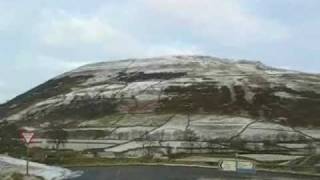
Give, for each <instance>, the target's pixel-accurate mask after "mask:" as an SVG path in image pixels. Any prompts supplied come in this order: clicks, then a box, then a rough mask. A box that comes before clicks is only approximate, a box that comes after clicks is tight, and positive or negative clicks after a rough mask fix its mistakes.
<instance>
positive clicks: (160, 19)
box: [0, 0, 320, 102]
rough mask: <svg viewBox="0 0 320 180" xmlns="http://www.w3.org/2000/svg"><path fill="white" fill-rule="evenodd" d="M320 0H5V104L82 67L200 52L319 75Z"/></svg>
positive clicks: (1, 51)
mask: <svg viewBox="0 0 320 180" xmlns="http://www.w3.org/2000/svg"><path fill="white" fill-rule="evenodd" d="M319 7H320V1H319V0H0V55H1V57H0V58H1V59H0V67H1V71H0V102H5V101H6V100H8V99H10V98H12V97H14V96H16V95H18V94H20V93H22V92H25V91H26V90H28V89H30V88H32V87H34V86H35V85H38V84H40V83H42V82H44V81H45V80H48V79H50V78H52V77H54V76H56V75H58V74H60V73H62V72H65V71H68V70H71V69H73V68H76V67H77V66H80V65H83V64H86V63H91V62H97V61H108V60H111V59H119V58H120V59H122V58H131V57H150V56H159V55H161V56H162V55H170V54H203V55H212V56H217V57H225V58H234V59H249V60H259V61H262V62H264V63H265V64H267V65H272V66H276V67H283V68H289V69H296V70H301V71H307V72H316V73H320V60H319V58H320V45H319V43H320V20H319V18H320V11H319Z"/></svg>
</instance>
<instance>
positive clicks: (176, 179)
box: [72, 166, 319, 180]
mask: <svg viewBox="0 0 320 180" xmlns="http://www.w3.org/2000/svg"><path fill="white" fill-rule="evenodd" d="M75 170H82V171H84V173H83V175H82V176H81V177H78V178H75V179H72V180H92V179H95V180H238V179H251V180H302V179H308V180H318V179H319V177H310V176H300V175H290V174H281V173H267V172H258V173H257V174H256V175H245V174H236V173H228V172H222V171H219V170H215V169H207V168H195V167H167V166H113V167H90V168H78V169H75Z"/></svg>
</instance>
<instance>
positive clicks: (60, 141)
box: [48, 126, 68, 150]
mask: <svg viewBox="0 0 320 180" xmlns="http://www.w3.org/2000/svg"><path fill="white" fill-rule="evenodd" d="M48 138H49V139H50V140H52V141H53V143H54V144H55V149H56V150H59V148H60V145H64V144H65V143H66V142H67V140H68V132H67V131H65V130H64V129H63V128H61V127H58V126H52V127H50V130H49V131H48Z"/></svg>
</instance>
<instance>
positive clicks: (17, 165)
mask: <svg viewBox="0 0 320 180" xmlns="http://www.w3.org/2000/svg"><path fill="white" fill-rule="evenodd" d="M25 165H26V161H25V160H21V159H16V158H12V157H9V156H4V155H0V174H1V173H10V172H17V173H21V174H24V173H25ZM29 165H30V166H29V167H30V169H29V173H30V175H34V176H40V177H43V178H45V179H46V180H62V179H66V178H72V177H77V176H79V175H81V172H79V171H75V172H73V171H71V170H68V169H65V168H60V167H54V166H47V165H44V164H40V163H35V162H30V164H29Z"/></svg>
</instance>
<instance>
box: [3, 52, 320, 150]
mask: <svg viewBox="0 0 320 180" xmlns="http://www.w3.org/2000/svg"><path fill="white" fill-rule="evenodd" d="M319 117H320V76H319V75H316V74H307V73H301V72H296V71H288V70H283V69H276V68H271V67H268V66H265V65H263V64H262V63H260V62H251V61H242V60H241V61H232V60H228V59H219V58H213V57H207V56H170V57H158V58H149V59H128V60H122V61H114V62H105V63H96V64H89V65H86V66H83V67H80V68H78V69H75V70H73V71H71V72H68V73H65V74H62V75H60V76H58V77H56V78H54V79H52V80H49V81H48V82H46V83H44V84H42V85H40V86H38V87H36V88H34V89H32V90H30V91H28V92H26V93H25V94H22V95H20V96H18V97H16V98H14V99H12V100H11V101H9V102H7V103H6V104H2V105H1V106H0V121H3V120H7V121H9V122H16V123H17V124H19V125H21V126H24V125H27V126H33V127H35V128H39V129H46V128H47V127H48V126H49V125H50V124H55V125H61V126H63V127H64V128H66V129H70V132H71V134H72V137H73V138H75V139H77V138H82V137H90V138H93V139H116V140H128V141H130V140H134V139H137V138H139V137H141V136H143V135H145V134H146V133H147V134H158V135H159V134H161V133H164V136H163V135H162V137H161V138H163V139H166V140H183V139H184V140H185V134H184V135H183V132H186V130H192V131H193V132H195V133H196V136H197V137H198V139H197V140H199V141H201V140H210V139H217V138H229V139H234V138H236V137H240V138H243V139H247V140H255V141H263V140H266V139H268V138H272V137H274V136H277V135H278V136H277V137H278V139H279V137H280V136H281V134H280V135H279V133H282V132H283V131H285V132H286V133H287V135H286V136H288V137H289V139H288V138H287V137H285V138H287V139H285V138H284V139H283V141H288V140H297V141H298V140H300V139H301V137H300V136H301V135H302V136H303V137H304V138H315V137H313V136H312V135H311V134H312V132H315V131H317V129H318V127H320V119H319ZM307 128H309V129H307ZM297 129H300V130H305V131H304V132H299V133H298V132H297ZM80 131H86V133H81V132H80ZM97 131H101V132H99V133H98V132H97ZM84 134H85V135H84ZM97 134H98V135H97ZM288 134H289V135H288ZM282 135H283V134H282ZM317 136H318V135H317ZM131 145H132V144H131ZM132 147H134V145H132ZM120 149H121V148H120Z"/></svg>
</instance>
